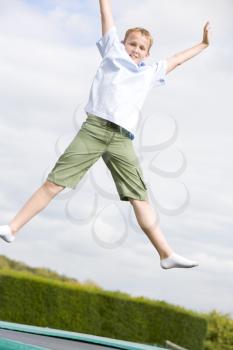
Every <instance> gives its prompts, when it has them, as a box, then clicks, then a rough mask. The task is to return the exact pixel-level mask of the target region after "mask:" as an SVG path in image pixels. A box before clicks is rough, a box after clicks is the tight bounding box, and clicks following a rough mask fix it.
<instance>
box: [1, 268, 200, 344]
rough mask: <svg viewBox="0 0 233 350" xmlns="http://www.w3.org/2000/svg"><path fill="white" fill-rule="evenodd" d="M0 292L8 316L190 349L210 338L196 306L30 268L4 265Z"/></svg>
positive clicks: (4, 316)
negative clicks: (47, 275) (50, 276)
mask: <svg viewBox="0 0 233 350" xmlns="http://www.w3.org/2000/svg"><path fill="white" fill-rule="evenodd" d="M0 293H1V304H0V305H1V306H0V319H1V320H4V321H9V322H16V323H23V324H29V325H35V326H41V327H50V328H57V329H63V330H69V331H74V332H80V333H87V334H93V335H99V336H104V337H109V338H116V339H122V340H128V341H133V342H138V343H146V344H157V345H161V346H164V345H165V340H170V341H172V342H174V343H176V344H179V345H180V346H183V347H186V348H188V349H190V350H202V349H203V342H204V339H205V337H206V331H207V322H206V320H205V318H204V317H201V316H200V315H199V314H198V313H195V312H193V311H187V310H186V309H184V308H182V307H178V306H173V305H170V304H168V303H165V302H162V301H154V300H150V299H147V298H143V297H138V298H133V297H130V296H127V295H125V296H124V295H121V294H120V295H119V293H118V292H110V291H102V290H98V289H96V290H94V289H93V288H92V289H90V290H89V289H88V288H85V287H82V286H79V285H77V284H75V283H72V282H60V281H55V280H50V279H47V278H44V277H38V276H35V275H32V274H31V273H24V272H15V271H9V270H8V271H6V270H5V271H4V270H1V271H0Z"/></svg>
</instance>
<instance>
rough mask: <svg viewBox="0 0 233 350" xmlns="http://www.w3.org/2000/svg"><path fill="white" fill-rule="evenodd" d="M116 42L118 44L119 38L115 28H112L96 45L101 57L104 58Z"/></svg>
mask: <svg viewBox="0 0 233 350" xmlns="http://www.w3.org/2000/svg"><path fill="white" fill-rule="evenodd" d="M116 42H119V38H118V35H117V30H116V27H115V26H113V27H111V28H110V29H109V30H108V31H107V32H106V33H105V34H104V35H103V36H102V38H100V39H99V40H98V41H97V43H96V45H97V47H98V49H99V52H100V54H101V56H102V57H104V56H106V55H107V53H108V52H109V50H110V49H111V47H112V46H113V45H114V44H115V43H116Z"/></svg>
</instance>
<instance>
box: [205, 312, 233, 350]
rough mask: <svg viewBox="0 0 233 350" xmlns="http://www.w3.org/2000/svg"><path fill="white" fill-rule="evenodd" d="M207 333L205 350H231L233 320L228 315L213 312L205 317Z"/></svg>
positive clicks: (232, 345) (232, 346)
mask: <svg viewBox="0 0 233 350" xmlns="http://www.w3.org/2000/svg"><path fill="white" fill-rule="evenodd" d="M206 319H207V321H208V332H207V337H206V341H205V347H204V349H205V350H232V349H233V320H232V318H231V317H230V315H228V314H221V313H219V312H217V311H215V310H213V311H212V312H211V313H210V314H207V315H206Z"/></svg>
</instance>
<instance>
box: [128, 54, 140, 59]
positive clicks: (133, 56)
mask: <svg viewBox="0 0 233 350" xmlns="http://www.w3.org/2000/svg"><path fill="white" fill-rule="evenodd" d="M130 57H132V58H136V59H138V58H139V57H138V56H135V55H130Z"/></svg>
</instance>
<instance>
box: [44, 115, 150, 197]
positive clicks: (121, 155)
mask: <svg viewBox="0 0 233 350" xmlns="http://www.w3.org/2000/svg"><path fill="white" fill-rule="evenodd" d="M125 131H126V130H125V129H123V128H121V127H119V126H118V125H116V124H114V123H111V122H109V121H107V120H106V119H103V118H100V117H97V116H94V115H88V116H87V119H86V121H85V122H83V124H82V126H81V128H80V130H79V131H78V133H77V134H76V136H75V137H74V139H73V140H72V142H71V143H70V145H69V146H68V147H67V148H66V150H65V151H64V153H63V154H62V155H61V156H60V157H59V158H58V160H57V162H56V164H55V166H54V167H53V169H52V170H51V172H50V173H49V174H48V177H47V180H48V181H50V182H53V183H55V184H57V185H60V186H64V187H69V188H72V189H75V187H76V185H77V184H78V183H79V181H80V180H81V179H82V177H83V176H84V175H85V173H86V172H87V171H88V169H89V168H90V167H91V166H92V165H93V164H94V163H95V162H96V161H97V160H98V159H99V158H100V157H102V159H103V160H104V162H105V164H106V165H107V167H108V169H109V170H110V172H111V175H112V178H113V180H114V182H115V186H116V189H117V192H118V194H119V197H120V200H123V201H128V200H129V198H133V199H139V200H147V199H148V195H147V187H146V185H145V182H144V180H143V172H142V169H141V167H140V164H139V160H138V158H137V155H136V154H135V151H134V148H133V143H132V140H131V139H130V138H129V136H128V135H127V133H125Z"/></svg>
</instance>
